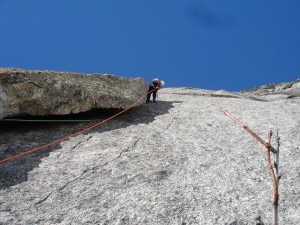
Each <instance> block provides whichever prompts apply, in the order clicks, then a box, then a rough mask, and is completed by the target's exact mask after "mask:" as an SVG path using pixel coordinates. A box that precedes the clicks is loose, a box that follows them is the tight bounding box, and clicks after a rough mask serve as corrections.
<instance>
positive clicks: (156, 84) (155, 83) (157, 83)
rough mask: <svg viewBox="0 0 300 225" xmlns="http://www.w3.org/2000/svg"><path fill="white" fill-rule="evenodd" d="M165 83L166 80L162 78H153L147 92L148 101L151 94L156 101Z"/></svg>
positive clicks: (147, 101)
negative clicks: (158, 92)
mask: <svg viewBox="0 0 300 225" xmlns="http://www.w3.org/2000/svg"><path fill="white" fill-rule="evenodd" d="M164 85H165V82H164V81H162V80H159V79H157V78H155V79H153V80H152V81H151V83H150V85H149V91H148V94H147V100H146V103H149V102H150V97H151V94H152V96H153V102H154V103H156V96H157V91H158V90H159V89H161V88H162V87H163V86H164Z"/></svg>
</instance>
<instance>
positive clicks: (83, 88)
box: [0, 68, 148, 119]
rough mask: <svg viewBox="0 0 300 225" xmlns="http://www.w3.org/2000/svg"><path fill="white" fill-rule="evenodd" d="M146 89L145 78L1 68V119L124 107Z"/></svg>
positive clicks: (140, 95) (141, 94) (143, 93)
mask: <svg viewBox="0 0 300 225" xmlns="http://www.w3.org/2000/svg"><path fill="white" fill-rule="evenodd" d="M147 88H148V85H147V84H146V83H145V82H144V80H143V79H142V78H123V77H118V76H113V75H100V74H76V73H67V72H55V71H32V70H23V69H11V68H1V69H0V106H1V109H0V119H1V118H4V117H14V116H19V115H31V116H37V115H39V116H45V115H65V114H74V113H79V112H85V111H88V110H91V109H95V108H102V109H124V108H126V107H128V106H129V105H130V104H132V103H133V102H134V101H136V100H137V99H139V98H140V97H142V96H143V95H145V93H146V92H147Z"/></svg>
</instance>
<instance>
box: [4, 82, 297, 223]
mask: <svg viewBox="0 0 300 225" xmlns="http://www.w3.org/2000/svg"><path fill="white" fill-rule="evenodd" d="M297 89H298V88H297V87H296V86H294V87H293V90H294V91H297ZM158 95H159V97H158V99H159V101H158V102H157V103H155V104H154V103H150V104H144V105H140V106H138V107H136V108H134V109H132V110H130V111H128V112H126V113H125V114H122V115H120V116H119V117H116V118H115V119H114V120H112V121H109V122H107V123H105V124H103V125H102V126H99V127H96V128H95V129H93V130H90V131H89V132H87V133H84V134H81V135H78V136H76V137H73V138H71V139H69V140H68V141H64V142H61V143H60V144H58V145H55V146H52V147H51V148H48V149H45V150H43V151H39V152H36V153H35V154H30V155H28V156H26V157H22V158H19V159H15V160H12V161H10V162H7V163H5V164H0V223H1V225H2V224H3V225H8V224H9V225H19V224H24V225H31V224H55V225H62V224H72V225H77V224H78V225H79V224H95V225H96V224H101V225H104V224H105V225H121V224H122V225H143V224H145V225H152V224H155V225H216V224H220V225H225V224H226V225H234V224H235V225H247V224H255V218H257V216H259V215H260V216H261V220H262V221H263V222H264V224H272V222H271V221H272V201H273V190H272V180H271V175H270V171H269V168H268V164H267V160H266V157H267V156H266V151H265V149H264V147H263V146H262V145H261V144H260V143H258V142H257V141H256V140H255V139H254V138H253V137H252V136H250V135H249V134H248V133H247V132H246V131H245V130H243V129H242V128H241V127H240V126H239V125H237V124H236V123H235V122H233V121H232V120H231V119H230V118H229V117H227V116H226V115H225V114H224V110H228V111H229V112H230V113H232V114H233V115H234V116H236V117H237V118H239V119H240V120H241V121H242V122H244V123H245V124H246V125H247V126H248V127H249V128H251V129H252V130H253V131H254V132H255V133H256V134H257V135H259V136H260V137H261V138H262V139H264V140H266V141H267V139H268V133H269V131H270V130H271V129H272V130H273V131H274V133H275V131H276V129H277V128H278V129H279V136H280V143H281V145H280V155H279V157H280V160H279V162H280V163H279V168H280V173H281V180H280V184H279V224H280V225H283V224H284V225H295V224H300V211H299V208H300V202H299V199H300V188H299V186H300V179H299V177H300V174H299V171H300V111H299V106H300V98H299V97H293V98H288V95H281V94H278V93H274V94H267V95H255V94H254V93H251V92H247V93H246V92H245V93H232V92H227V91H209V90H201V89H192V88H165V89H162V90H160V91H159V93H158ZM93 119H94V118H93ZM99 119H100V118H99ZM96 121H97V118H95V121H92V122H91V124H93V123H96ZM84 126H90V124H84V123H78V124H57V123H53V124H49V123H48V124H43V123H41V124H31V123H26V124H24V123H22V124H20V123H16V124H10V123H9V124H8V123H7V124H1V126H0V131H1V132H0V135H1V136H0V149H1V151H0V157H1V158H6V157H8V156H11V155H15V154H18V153H20V152H23V151H26V150H28V149H31V148H34V147H36V146H40V145H42V144H45V143H48V142H50V141H53V140H56V139H58V138H60V137H61V136H65V135H69V134H70V133H73V132H76V130H80V129H82V127H84ZM271 144H272V145H273V146H274V147H276V140H275V137H273V138H272V141H271Z"/></svg>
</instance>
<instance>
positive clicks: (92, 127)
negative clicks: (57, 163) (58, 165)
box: [0, 89, 156, 164]
mask: <svg viewBox="0 0 300 225" xmlns="http://www.w3.org/2000/svg"><path fill="white" fill-rule="evenodd" d="M155 90H156V89H154V90H152V91H149V92H147V93H146V94H145V95H143V96H142V97H140V98H139V99H138V100H136V101H135V102H134V103H132V104H131V105H130V106H128V107H127V108H126V109H124V110H122V111H120V112H118V113H116V114H114V115H113V116H111V117H109V118H106V119H104V120H101V121H99V122H98V123H96V124H94V125H92V126H89V127H87V128H85V129H83V130H80V131H78V132H76V133H73V134H70V135H68V136H66V137H63V138H60V139H57V140H55V141H53V142H50V143H48V144H45V145H42V146H39V147H36V148H32V149H29V150H27V151H25V152H22V153H20V154H17V155H14V156H10V157H8V158H5V159H1V160H0V164H2V163H6V162H9V161H11V160H14V159H18V158H21V157H23V156H26V155H29V154H31V153H34V152H38V151H41V150H43V149H46V148H48V147H51V146H53V145H56V144H58V143H60V142H63V141H66V140H68V139H69V138H71V137H76V136H78V135H80V134H83V133H85V132H88V131H90V130H92V129H94V128H96V127H98V126H100V125H102V124H104V123H106V122H108V121H110V120H112V119H113V118H115V117H117V116H119V115H121V114H123V113H125V112H127V111H128V110H129V109H131V108H133V107H135V106H137V105H138V103H139V102H141V101H142V100H143V99H144V98H145V97H146V96H147V95H148V94H151V93H152V92H153V91H155Z"/></svg>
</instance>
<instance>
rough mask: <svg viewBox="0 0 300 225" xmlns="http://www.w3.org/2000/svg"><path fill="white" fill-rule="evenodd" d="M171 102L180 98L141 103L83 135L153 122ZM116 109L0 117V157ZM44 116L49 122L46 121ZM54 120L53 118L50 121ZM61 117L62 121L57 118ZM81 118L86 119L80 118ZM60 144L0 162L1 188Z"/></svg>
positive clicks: (18, 179)
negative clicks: (29, 116)
mask: <svg viewBox="0 0 300 225" xmlns="http://www.w3.org/2000/svg"><path fill="white" fill-rule="evenodd" d="M174 103H180V102H174V101H161V102H157V103H149V104H143V105H140V106H138V107H135V108H133V109H131V110H129V111H127V112H125V113H124V114H121V115H119V116H117V117H115V118H113V119H112V120H110V121H108V122H106V123H104V124H102V125H100V126H97V127H95V128H94V129H92V130H90V131H87V132H86V133H83V135H91V134H92V133H94V132H97V133H102V132H106V131H110V130H115V129H120V128H125V127H127V126H129V125H134V124H141V123H144V124H149V123H151V122H153V120H154V119H155V117H156V116H158V115H163V114H166V113H168V112H169V110H170V109H171V108H173V104H174ZM118 112H119V111H118V110H92V111H89V112H86V113H80V114H76V115H68V116H52V117H32V118H28V117H27V118H23V119H26V120H28V119H30V120H35V121H36V120H38V121H39V122H32V121H31V122H18V121H14V122H13V121H0V159H6V158H8V157H11V156H15V155H18V154H20V153H22V152H26V151H28V150H30V149H33V148H36V147H39V146H42V145H45V144H48V143H51V142H53V141H55V140H58V139H60V138H63V137H66V136H68V135H71V134H73V133H76V132H78V131H80V130H83V129H85V128H87V127H90V126H92V125H94V124H96V123H98V122H100V121H102V120H103V119H106V118H109V117H111V116H113V115H115V114H116V113H118ZM40 120H43V121H44V122H41V121H40ZM46 120H48V121H49V122H46ZM53 120H55V121H56V122H51V121H53ZM62 120H63V121H64V122H60V121H62ZM70 120H71V121H70ZM74 120H75V121H76V120H80V122H74ZM82 120H86V121H84V122H82ZM66 121H69V122H66ZM60 148H61V146H60V144H56V145H53V146H51V147H48V148H45V149H43V150H41V151H37V152H35V153H31V154H28V155H26V156H23V157H20V158H18V159H14V160H11V161H8V162H6V163H3V164H0V189H4V188H7V187H10V186H13V185H16V184H19V183H22V182H24V181H27V175H28V173H29V172H30V171H32V170H33V169H34V168H36V167H38V166H39V164H40V163H41V160H42V158H44V157H48V156H49V153H50V152H52V151H55V150H58V149H60Z"/></svg>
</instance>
